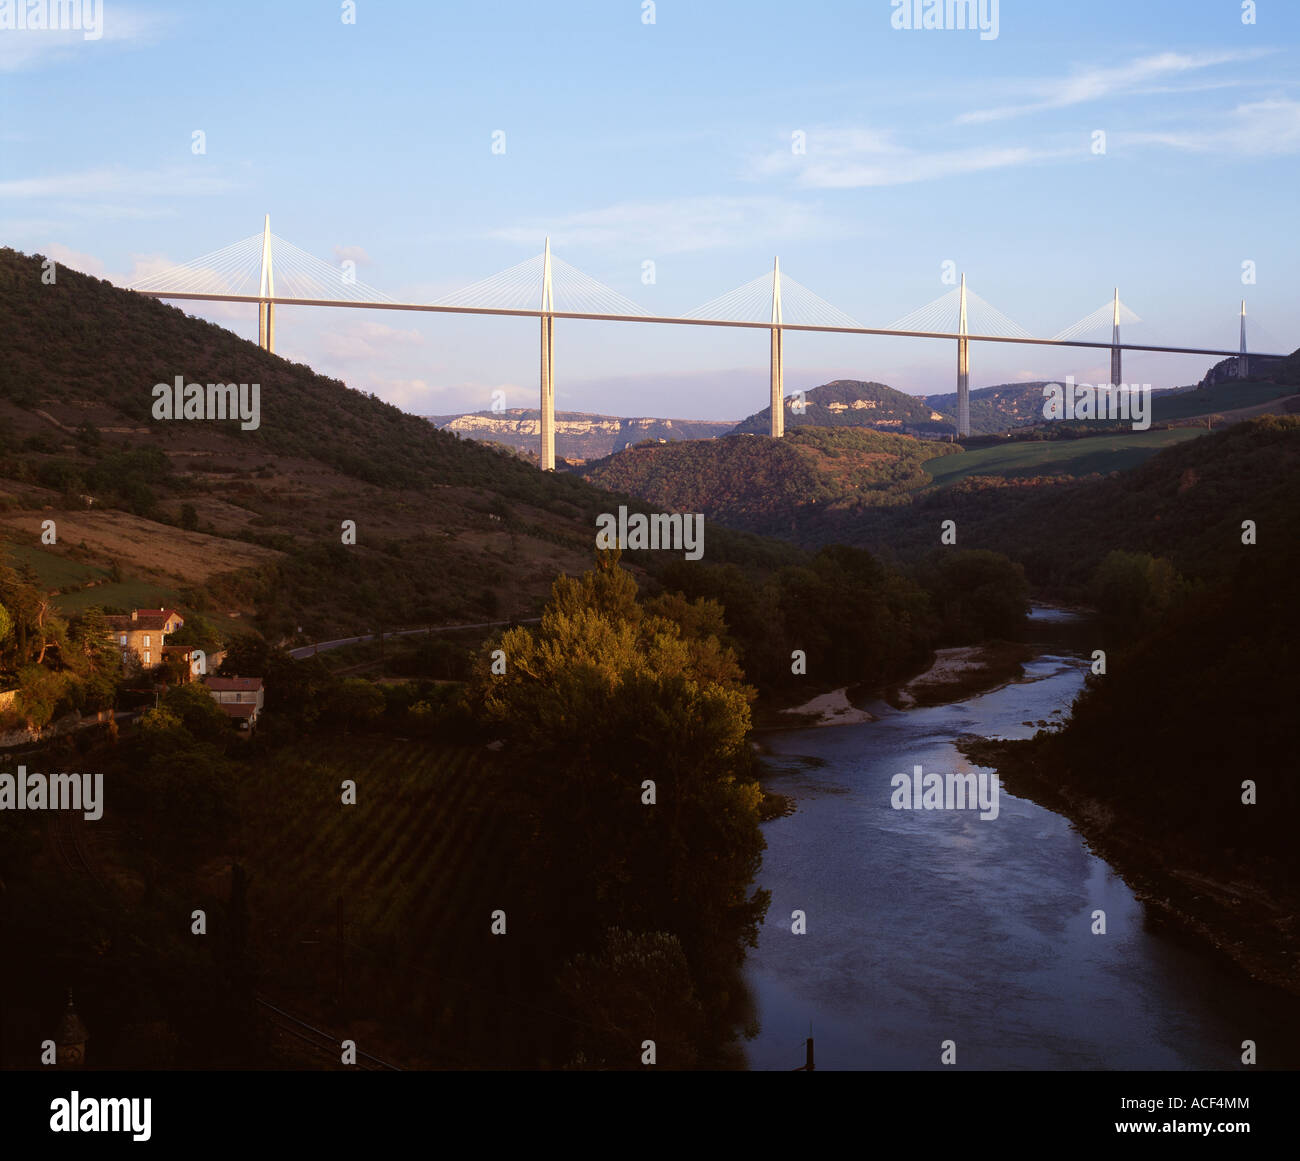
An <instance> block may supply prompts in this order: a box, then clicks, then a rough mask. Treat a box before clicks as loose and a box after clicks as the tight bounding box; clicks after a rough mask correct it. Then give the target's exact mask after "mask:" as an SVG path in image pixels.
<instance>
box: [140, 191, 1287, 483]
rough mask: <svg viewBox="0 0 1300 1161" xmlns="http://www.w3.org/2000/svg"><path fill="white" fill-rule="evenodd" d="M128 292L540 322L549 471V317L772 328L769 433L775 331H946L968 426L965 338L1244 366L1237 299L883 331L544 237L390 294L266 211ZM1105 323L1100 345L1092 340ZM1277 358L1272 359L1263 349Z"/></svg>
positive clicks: (949, 309) (956, 318) (790, 283)
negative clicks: (661, 281) (617, 273)
mask: <svg viewBox="0 0 1300 1161" xmlns="http://www.w3.org/2000/svg"><path fill="white" fill-rule="evenodd" d="M129 289H131V290H134V291H136V292H137V293H139V294H147V295H150V296H152V297H154V298H168V299H198V300H203V301H210V302H247V303H255V304H256V305H257V309H258V343H259V345H260V346H262V347H263V348H264V349H266V350H268V351H272V352H274V350H275V308H276V307H277V306H324V307H352V308H356V309H366V310H414V311H430V312H440V313H449V314H477V315H510V316H527V317H533V318H537V319H539V320H540V322H541V372H540V396H541V466H542V469H543V470H544V471H551V470H553V469H554V468H555V375H554V370H555V367H554V353H553V352H554V338H555V320H556V319H593V320H599V321H609V322H640V323H665V324H669V325H674V326H711V327H746V328H751V329H763V330H767V331H769V332H770V368H771V382H770V397H769V403H770V406H771V434H772V435H773V436H774V437H780V436H782V435H784V433H785V399H784V380H783V364H784V356H783V350H782V337H783V334H784V332H786V331H812V332H828V333H834V334H856V335H883V336H889V337H901V338H917V339H949V340H955V341H956V343H957V433H958V435H969V434H970V388H969V380H970V354H969V352H970V346H969V345H970V344H971V343H1022V344H1027V345H1036V346H1056V347H1094V348H1099V349H1105V350H1109V351H1110V354H1111V383H1112V384H1113V385H1116V386H1117V385H1118V384H1119V383H1120V382H1121V381H1122V375H1121V353H1122V352H1123V351H1126V350H1127V351H1153V352H1157V353H1163V354H1180V355H1218V356H1220V357H1228V356H1236V357H1237V358H1238V364H1237V368H1238V374H1240V375H1242V376H1245V375H1246V374H1247V373H1248V370H1249V357H1248V355H1247V350H1246V304H1245V302H1244V301H1243V302H1242V304H1241V342H1240V346H1239V348H1238V349H1237V350H1222V349H1217V348H1212V347H1170V346H1152V345H1148V344H1135V343H1125V342H1121V340H1120V325H1121V323H1123V324H1125V325H1128V324H1130V323H1136V322H1140V321H1141V320H1140V319H1139V318H1138V316H1137V315H1136V314H1134V313H1133V311H1132V310H1130V309H1129V308H1128V307H1127V306H1125V305H1124V304H1123V303H1121V302H1120V299H1119V291H1118V289H1117V290H1116V291H1115V293H1114V296H1113V298H1112V300H1111V301H1110V302H1109V303H1105V304H1103V305H1102V306H1101V307H1098V309H1097V310H1095V311H1093V312H1092V313H1091V314H1089V315H1085V316H1084V317H1083V318H1081V319H1079V320H1078V322H1076V323H1073V324H1072V325H1071V326H1068V327H1066V328H1065V329H1064V330H1062V331H1060V332H1059V333H1058V334H1056V335H1055V336H1053V337H1052V338H1048V339H1042V338H1035V337H1034V336H1032V335H1030V334H1029V332H1028V331H1026V330H1025V329H1024V328H1023V327H1021V326H1020V325H1019V324H1018V323H1016V322H1014V321H1013V320H1012V319H1010V318H1008V317H1007V316H1006V315H1004V314H1003V313H1002V312H1001V311H1000V310H998V309H997V308H996V307H994V306H992V305H991V304H990V303H988V302H986V301H985V300H984V299H982V298H980V297H979V295H977V294H975V292H974V291H970V290H967V288H966V276H965V275H964V274H963V275H962V276H961V282H960V285H958V286H956V287H954V289H953V290H951V291H949V292H947V293H945V294H943V295H940V296H939V297H938V298H936V299H935V300H934V301H933V302H930V303H927V304H926V305H925V306H922V307H919V308H917V309H916V310H914V311H911V312H910V313H908V314H905V315H903V316H902V317H901V318H899V319H896V320H895V321H894V322H893V323H891V324H890V325H889V326H888V327H864V326H862V325H860V324H859V323H858V322H857V320H855V319H854V318H852V317H851V316H849V315H847V314H845V313H844V312H843V311H842V310H840V309H839V308H838V307H835V306H833V305H832V304H831V303H829V302H827V301H826V300H825V299H823V298H820V297H819V296H818V295H816V294H815V293H813V292H812V291H811V290H809V289H808V288H807V287H805V286H803V285H802V284H800V283H798V282H796V281H795V280H794V279H792V278H790V277H789V275H787V274H784V273H783V272H782V270H781V263H780V260H779V259H778V260H777V261H775V262H774V263H773V267H772V271H771V273H765V274H762V275H760V276H759V277H757V278H754V279H751V280H750V281H749V282H746V283H744V284H743V285H742V286H738V287H736V288H735V289H734V290H731V291H728V292H727V293H726V294H723V295H720V296H718V297H717V298H714V299H711V300H710V301H708V302H706V303H703V304H702V305H701V306H698V307H696V308H695V309H694V310H690V311H687V312H685V313H684V314H681V315H652V314H647V313H646V311H645V310H644V309H643V308H642V307H640V306H638V305H637V304H636V303H635V302H633V301H632V300H631V299H629V298H627V297H625V296H624V295H622V294H619V293H618V292H617V291H616V290H612V289H611V288H609V287H608V286H605V285H603V284H602V283H600V282H598V281H597V280H596V279H594V278H591V277H590V276H588V275H586V274H584V273H583V272H582V271H581V270H578V269H577V268H576V267H574V266H571V265H569V264H568V263H567V262H564V261H562V260H561V259H559V258H557V257H555V256H554V255H553V254H552V253H551V244H550V240H549V239H547V241H546V244H545V246H544V247H543V250H542V253H541V254H538V255H536V256H535V257H533V258H529V259H527V260H526V261H524V262H520V263H518V264H517V265H515V266H511V267H510V268H509V269H507V270H502V271H500V272H499V273H497V274H494V275H492V276H491V277H489V278H485V279H483V280H481V281H479V282H475V283H473V284H472V285H470V286H467V287H465V288H464V289H463V290H459V291H457V292H456V293H454V294H449V295H445V296H444V297H442V298H439V299H437V300H435V301H433V302H427V303H411V302H398V301H396V300H394V299H393V298H390V297H389V296H388V295H387V294H385V293H384V292H383V291H381V290H377V289H375V288H374V287H373V286H368V285H367V284H366V283H364V282H360V281H358V280H357V278H356V273H355V264H353V263H351V262H343V263H341V264H340V265H337V266H336V265H332V264H330V263H328V262H323V261H321V260H320V259H319V258H316V257H315V256H313V255H311V254H309V253H307V252H306V251H305V250H301V249H299V248H298V247H297V246H295V245H293V243H291V242H288V241H285V240H284V239H283V238H281V237H279V236H278V235H276V234H272V233H271V219H270V215H269V214H268V215H267V217H266V219H265V221H264V223H263V226H262V232H261V233H260V234H253V235H251V236H250V237H248V238H244V239H242V240H241V241H238V242H235V243H232V244H231V245H229V246H226V247H223V248H222V249H220V250H214V251H213V252H211V253H210V254H205V255H203V256H202V257H200V258H196V259H194V260H193V261H191V262H186V263H184V264H183V265H180V266H175V267H172V268H171V269H169V270H165V271H163V272H162V273H160V274H155V275H151V276H149V277H147V278H144V279H141V280H139V281H138V282H135V283H132V284H131V286H130V287H129ZM1107 325H1109V326H1110V328H1111V334H1110V339H1109V341H1105V339H1104V338H1103V337H1093V338H1089V337H1087V336H1101V335H1102V333H1103V332H1104V330H1105V327H1106V326H1107ZM1262 357H1267V358H1281V357H1283V356H1280V355H1268V356H1262Z"/></svg>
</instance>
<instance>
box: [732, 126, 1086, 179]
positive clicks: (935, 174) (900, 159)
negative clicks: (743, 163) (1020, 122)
mask: <svg viewBox="0 0 1300 1161" xmlns="http://www.w3.org/2000/svg"><path fill="white" fill-rule="evenodd" d="M1070 152H1071V151H1070V150H1066V149H1040V148H1033V147H1031V146H1028V145H988V146H974V147H971V148H966V149H936V150H928V151H927V150H919V149H913V148H910V147H908V146H904V145H900V144H899V143H898V142H896V141H895V140H894V137H893V135H892V134H891V133H887V132H884V131H881V130H875V129H854V128H847V129H843V128H841V129H820V130H813V131H811V132H809V133H808V135H807V141H806V152H805V153H795V152H794V150H793V149H792V148H791V147H789V146H787V147H785V148H783V149H777V150H773V151H772V152H770V153H767V154H765V155H763V156H762V157H760V158H758V159H757V160H756V161H755V162H754V164H753V166H752V171H753V173H754V175H755V176H757V177H764V178H768V177H777V176H785V177H790V178H792V179H793V180H794V181H795V183H796V184H797V185H801V186H805V187H808V188H813V189H861V188H865V187H870V186H889V185H906V184H908V183H909V182H918V181H934V180H937V179H939V178H946V177H957V176H960V175H961V174H967V173H978V172H980V171H982V170H988V169H1005V168H1008V167H1011V166H1020V165H1028V164H1031V163H1034V162H1038V161H1044V160H1051V159H1055V158H1058V157H1063V156H1067V155H1068V154H1069V153H1070ZM1076 152H1077V151H1076Z"/></svg>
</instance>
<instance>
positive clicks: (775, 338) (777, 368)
mask: <svg viewBox="0 0 1300 1161" xmlns="http://www.w3.org/2000/svg"><path fill="white" fill-rule="evenodd" d="M771 371H772V398H771V410H772V426H771V432H772V438H773V439H780V438H781V437H782V436H784V435H785V372H784V367H783V366H782V357H781V259H780V257H779V256H778V257H776V258H775V259H773V261H772V354H771Z"/></svg>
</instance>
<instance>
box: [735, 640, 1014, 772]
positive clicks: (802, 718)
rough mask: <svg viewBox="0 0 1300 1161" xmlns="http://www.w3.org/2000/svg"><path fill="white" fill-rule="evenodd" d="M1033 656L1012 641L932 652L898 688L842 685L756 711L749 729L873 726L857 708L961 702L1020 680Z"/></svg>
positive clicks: (895, 684)
mask: <svg viewBox="0 0 1300 1161" xmlns="http://www.w3.org/2000/svg"><path fill="white" fill-rule="evenodd" d="M1036 653H1037V650H1036V648H1035V647H1034V646H1032V645H1028V644H1024V643H1022V642H1015V641H988V642H985V643H984V644H982V645H962V646H959V647H957V648H953V649H937V650H935V652H934V654H933V657H932V659H931V661H930V663H929V664H928V665H927V667H926V668H925V669H923V670H922V671H921V672H919V673H917V674H916V675H915V676H913V677H910V678H908V679H907V680H905V681H903V682H892V683H890V684H888V685H884V686H867V685H842V686H840V687H839V688H837V689H831V690H824V691H822V692H819V693H818V694H817V695H816V696H815V697H813V698H811V699H809V700H808V701H805V702H802V703H801V704H799V705H796V706H789V707H782V706H778V705H773V704H770V703H769V704H766V705H759V706H757V707H756V708H755V712H754V729H755V731H756V732H759V733H765V732H768V731H773V730H806V729H812V728H817V727H820V726H849V725H859V724H861V723H863V722H874V721H875V720H876V717H875V715H874V714H872V713H871V712H870V711H869V710H866V709H864V708H862V705H861V703H862V702H866V701H873V700H880V701H884V702H885V703H887V704H888V705H890V706H892V707H893V708H894V709H914V708H916V707H918V706H932V705H943V704H945V703H947V702H952V701H961V700H962V699H963V698H968V697H973V696H975V695H976V694H980V693H988V692H989V691H990V690H994V689H997V688H999V687H1000V686H1003V685H1005V684H1006V683H1007V682H1009V681H1015V680H1016V679H1017V678H1020V677H1023V676H1024V663H1025V662H1026V661H1028V660H1029V659H1030V658H1032V657H1033V656H1035V654H1036ZM761 748H762V747H761V746H760V749H761Z"/></svg>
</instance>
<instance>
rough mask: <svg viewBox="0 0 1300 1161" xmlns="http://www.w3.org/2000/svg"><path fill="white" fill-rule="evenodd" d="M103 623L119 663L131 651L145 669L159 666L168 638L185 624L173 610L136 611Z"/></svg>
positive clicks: (106, 618) (110, 618) (112, 617)
mask: <svg viewBox="0 0 1300 1161" xmlns="http://www.w3.org/2000/svg"><path fill="white" fill-rule="evenodd" d="M104 621H105V622H106V623H107V625H108V628H109V631H110V632H111V633H112V636H113V641H114V642H115V643H116V644H117V646H118V648H120V649H121V650H122V663H123V664H124V665H125V664H126V661H127V658H128V657H129V656H130V654H131V652H132V651H134V652H135V653H137V654H139V657H140V663H141V664H142V665H143V666H144V667H145V668H146V669H152V668H153V667H154V666H155V665H160V664H162V659H163V646H164V645H165V644H166V638H167V634H168V633H175V632H176V630H177V629H179V628H180V627H181V626H182V625H184V624H185V618H184V617H182V616H181V615H180V614H179V613H178V612H177V611H176V610H175V609H135V610H133V611H132V612H131V613H130V614H129V615H120V616H106V617H105V618H104Z"/></svg>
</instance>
